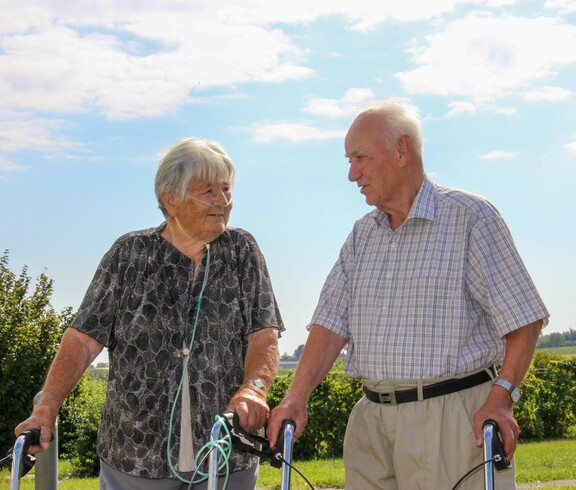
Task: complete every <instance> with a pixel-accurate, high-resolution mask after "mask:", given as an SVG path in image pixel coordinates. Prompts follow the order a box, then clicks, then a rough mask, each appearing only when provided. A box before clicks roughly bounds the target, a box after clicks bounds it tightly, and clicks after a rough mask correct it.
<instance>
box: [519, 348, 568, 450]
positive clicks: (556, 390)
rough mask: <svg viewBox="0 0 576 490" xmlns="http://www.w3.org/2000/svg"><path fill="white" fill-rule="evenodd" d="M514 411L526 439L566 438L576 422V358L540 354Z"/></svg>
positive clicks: (536, 357)
mask: <svg viewBox="0 0 576 490" xmlns="http://www.w3.org/2000/svg"><path fill="white" fill-rule="evenodd" d="M522 391H523V397H522V398H521V399H520V403H518V406H517V407H516V409H515V411H514V414H515V416H516V419H517V420H518V423H519V425H520V428H521V429H522V432H521V434H520V437H521V438H522V439H534V438H538V439H542V438H553V437H562V436H564V435H566V434H567V433H568V432H569V430H570V428H571V427H572V426H573V425H574V424H575V423H576V358H575V357H572V358H561V357H554V356H550V355H549V354H544V353H536V355H535V356H534V361H533V363H532V366H531V368H530V371H529V372H528V375H527V376H526V379H525V380H524V383H523V386H522Z"/></svg>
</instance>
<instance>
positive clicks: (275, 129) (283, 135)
mask: <svg viewBox="0 0 576 490" xmlns="http://www.w3.org/2000/svg"><path fill="white" fill-rule="evenodd" d="M244 131H247V132H248V133H250V134H251V135H252V139H253V140H254V141H257V142H259V143H271V142H272V141H277V140H288V141H291V142H293V143H299V142H302V141H309V140H326V139H343V138H344V136H345V135H346V130H339V129H336V130H322V129H318V128H316V127H314V126H312V125H311V124H307V123H294V122H277V123H270V124H266V123H257V124H253V125H252V126H250V127H248V128H245V129H244Z"/></svg>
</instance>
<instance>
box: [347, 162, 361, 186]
mask: <svg viewBox="0 0 576 490" xmlns="http://www.w3.org/2000/svg"><path fill="white" fill-rule="evenodd" d="M360 175H362V168H361V165H360V164H358V163H354V162H353V161H352V162H350V168H349V169H348V180H349V181H350V182H356V181H357V180H358V179H359V178H360Z"/></svg>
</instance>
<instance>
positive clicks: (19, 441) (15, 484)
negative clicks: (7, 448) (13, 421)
mask: <svg viewBox="0 0 576 490" xmlns="http://www.w3.org/2000/svg"><path fill="white" fill-rule="evenodd" d="M25 444H26V436H18V437H17V438H16V442H15V443H14V449H13V450H12V467H11V469H10V474H11V478H10V490H18V489H19V488H20V472H21V471H22V470H21V469H20V466H21V465H22V455H23V454H22V453H23V452H24V445H25Z"/></svg>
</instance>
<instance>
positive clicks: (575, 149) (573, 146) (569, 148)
mask: <svg viewBox="0 0 576 490" xmlns="http://www.w3.org/2000/svg"><path fill="white" fill-rule="evenodd" d="M562 149H563V150H564V151H565V152H566V153H570V154H572V155H576V140H574V141H572V142H570V143H567V144H565V145H563V146H562Z"/></svg>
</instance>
